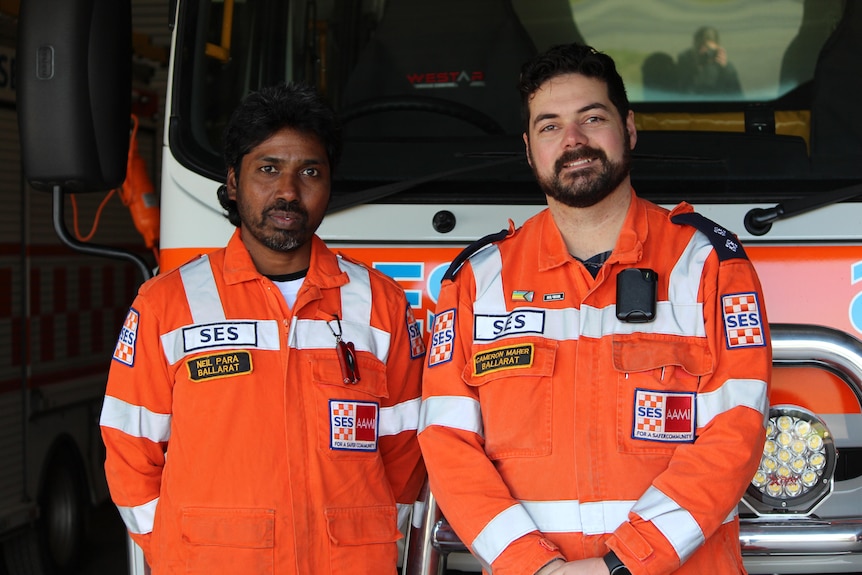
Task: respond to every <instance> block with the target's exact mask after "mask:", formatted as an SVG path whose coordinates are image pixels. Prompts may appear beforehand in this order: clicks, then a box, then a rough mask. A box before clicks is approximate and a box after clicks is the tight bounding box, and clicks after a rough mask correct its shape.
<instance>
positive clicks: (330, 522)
mask: <svg viewBox="0 0 862 575" xmlns="http://www.w3.org/2000/svg"><path fill="white" fill-rule="evenodd" d="M326 523H327V531H328V532H329V538H330V540H331V541H332V543H333V544H335V545H340V546H348V545H370V544H373V543H394V542H395V541H398V540H399V539H400V538H401V532H400V531H398V528H397V527H396V524H397V514H396V512H395V507H389V506H386V507H336V508H329V509H327V510H326Z"/></svg>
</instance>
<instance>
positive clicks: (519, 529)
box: [470, 505, 538, 565]
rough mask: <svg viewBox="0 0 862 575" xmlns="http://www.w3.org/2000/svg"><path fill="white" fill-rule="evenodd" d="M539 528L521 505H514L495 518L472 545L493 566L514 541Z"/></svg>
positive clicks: (486, 562)
mask: <svg viewBox="0 0 862 575" xmlns="http://www.w3.org/2000/svg"><path fill="white" fill-rule="evenodd" d="M537 529H538V528H537V527H536V524H535V523H533V520H532V519H530V515H529V514H528V513H527V511H526V510H525V509H524V508H523V507H522V506H521V505H513V506H511V507H509V508H508V509H506V510H505V511H503V512H501V513H499V514H498V515H497V516H496V517H494V518H493V519H492V520H491V521H490V522H488V524H487V525H485V528H484V529H482V531H481V532H480V533H479V535H477V536H476V538H475V539H474V540H473V542H472V543H471V544H470V549H471V550H472V551H473V553H474V554H475V555H476V556H477V557H479V559H481V560H482V561H483V562H484V563H485V564H486V565H491V564H492V563H493V562H494V561H495V560H496V559H497V557H499V556H500V554H501V553H502V552H503V551H504V550H505V549H506V547H508V546H509V545H510V544H511V543H512V542H513V541H514V540H516V539H518V538H519V537H523V536H524V535H526V534H527V533H529V532H531V531H536V530H537Z"/></svg>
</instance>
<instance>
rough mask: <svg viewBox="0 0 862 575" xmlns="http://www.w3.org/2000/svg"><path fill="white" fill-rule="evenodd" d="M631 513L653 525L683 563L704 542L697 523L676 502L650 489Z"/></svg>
mask: <svg viewBox="0 0 862 575" xmlns="http://www.w3.org/2000/svg"><path fill="white" fill-rule="evenodd" d="M632 512H633V513H636V514H637V515H639V516H640V517H641V518H643V520H644V521H650V522H652V524H653V525H655V526H656V529H658V530H659V531H661V533H662V534H663V535H664V536H665V538H667V540H668V541H669V542H670V544H671V546H673V548H674V550H675V551H676V554H677V556H679V560H680V562H683V561H685V560H686V559H688V558H689V557H691V555H692V553H694V552H695V551H696V550H697V548H698V547H700V546H701V545H703V542H704V540H705V538H704V536H703V531H701V529H700V525H698V523H697V521H695V519H694V517H693V516H692V515H691V513H689V512H688V511H687V510H686V509H683V508H682V507H681V506H680V505H679V504H678V503H677V502H676V501H674V500H673V499H671V498H670V497H668V496H667V495H665V494H664V493H662V492H661V491H659V490H658V489H656V488H655V487H650V488H649V489H647V491H646V493H644V495H643V496H642V497H641V498H640V499H639V500H638V502H637V503H635V506H634V507H633V508H632Z"/></svg>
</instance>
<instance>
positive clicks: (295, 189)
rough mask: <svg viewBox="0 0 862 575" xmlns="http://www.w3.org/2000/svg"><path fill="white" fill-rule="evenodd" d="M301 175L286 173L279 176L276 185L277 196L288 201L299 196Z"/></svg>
mask: <svg viewBox="0 0 862 575" xmlns="http://www.w3.org/2000/svg"><path fill="white" fill-rule="evenodd" d="M299 185H300V182H299V176H297V175H296V174H291V173H285V174H283V175H282V176H281V177H280V178H278V182H277V187H276V197H278V198H282V199H284V200H286V201H288V202H290V201H293V200H296V199H298V198H299V195H300V194H299Z"/></svg>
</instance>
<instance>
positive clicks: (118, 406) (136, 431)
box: [99, 395, 171, 443]
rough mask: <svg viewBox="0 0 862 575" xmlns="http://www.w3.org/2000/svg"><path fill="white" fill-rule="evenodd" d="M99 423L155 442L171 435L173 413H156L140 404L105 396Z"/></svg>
mask: <svg viewBox="0 0 862 575" xmlns="http://www.w3.org/2000/svg"><path fill="white" fill-rule="evenodd" d="M99 425H101V426H102V427H110V428H112V429H118V430H120V431H122V432H123V433H125V434H126V435H131V436H132V437H141V438H144V439H149V440H150V441H153V442H155V443H159V442H162V441H167V440H168V439H170V437H171V414H170V413H155V412H152V411H150V410H149V409H147V408H145V407H141V406H140V405H132V404H131V403H126V402H125V401H123V400H121V399H117V398H116V397H111V396H110V395H106V396H105V401H104V403H103V404H102V415H101V417H100V418H99Z"/></svg>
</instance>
